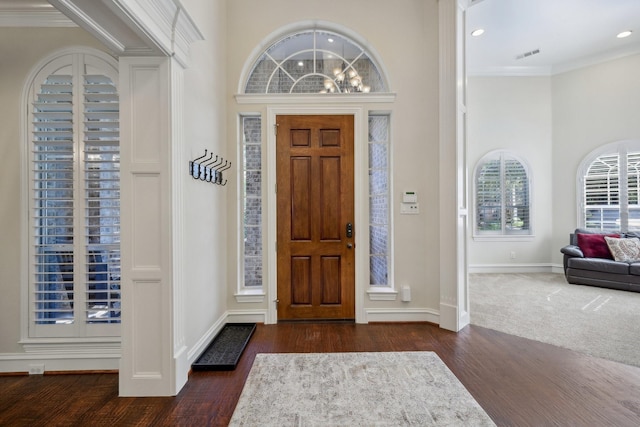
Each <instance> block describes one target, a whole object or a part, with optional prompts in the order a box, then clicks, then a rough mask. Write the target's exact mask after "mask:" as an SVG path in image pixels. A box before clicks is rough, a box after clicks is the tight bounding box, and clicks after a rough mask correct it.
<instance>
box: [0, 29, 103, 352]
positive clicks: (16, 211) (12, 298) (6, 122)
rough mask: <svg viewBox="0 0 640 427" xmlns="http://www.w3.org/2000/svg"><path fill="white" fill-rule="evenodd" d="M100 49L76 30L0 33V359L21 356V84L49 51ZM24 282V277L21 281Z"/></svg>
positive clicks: (1, 31)
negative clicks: (87, 47) (4, 356)
mask: <svg viewBox="0 0 640 427" xmlns="http://www.w3.org/2000/svg"><path fill="white" fill-rule="evenodd" d="M69 46H90V47H94V48H97V49H100V48H101V47H100V44H99V43H97V42H96V41H95V39H94V38H93V37H91V36H90V35H89V34H87V33H86V32H85V31H83V30H80V29H77V28H50V29H35V28H28V29H20V28H0V58H2V60H0V99H2V102H1V103H0V224H2V228H1V230H2V237H1V238H0V294H1V295H2V298H0V353H19V352H22V347H21V346H20V345H19V344H18V341H19V340H20V324H21V317H20V308H21V305H20V301H21V291H22V289H21V288H22V281H23V276H22V275H21V274H22V266H23V265H24V262H25V260H24V259H23V257H22V252H23V251H24V250H26V248H25V246H24V245H25V244H26V243H27V242H26V241H25V239H24V236H23V234H22V230H23V226H24V223H23V222H22V221H24V220H25V217H24V216H23V214H24V212H23V204H24V203H25V201H26V200H25V199H24V197H28V195H27V194H22V187H21V183H22V182H23V178H24V176H23V170H22V164H23V163H22V162H23V157H22V155H23V154H25V153H26V151H25V150H26V149H25V147H23V145H22V144H23V140H22V139H21V137H22V135H23V134H22V129H21V128H20V124H21V122H20V119H21V118H22V117H21V114H20V107H21V105H22V90H23V87H24V85H25V79H26V78H27V77H28V75H29V74H30V72H31V71H32V69H33V68H34V67H35V66H36V65H37V64H38V62H39V61H41V60H42V59H43V58H44V57H45V56H47V55H49V54H50V53H51V52H52V51H54V50H58V49H63V48H66V47H69ZM25 277H26V276H25Z"/></svg>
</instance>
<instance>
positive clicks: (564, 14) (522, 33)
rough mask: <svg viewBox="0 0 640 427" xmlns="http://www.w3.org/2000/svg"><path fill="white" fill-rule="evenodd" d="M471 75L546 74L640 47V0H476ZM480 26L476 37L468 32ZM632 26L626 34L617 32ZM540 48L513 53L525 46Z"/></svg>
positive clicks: (470, 15) (471, 18)
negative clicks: (630, 31) (482, 32)
mask: <svg viewBox="0 0 640 427" xmlns="http://www.w3.org/2000/svg"><path fill="white" fill-rule="evenodd" d="M472 4H473V5H472V6H471V7H470V8H469V9H468V11H467V28H466V30H467V67H468V71H469V74H471V75H478V74H479V75H495V74H499V75H549V74H556V73H559V72H563V71H567V70H571V69H575V68H579V67H582V66H585V65H591V64H594V63H598V62H602V61H606V60H610V59H614V58H617V57H622V56H626V55H630V54H634V53H639V52H640V0H480V1H478V0H476V1H475V2H474V3H472ZM476 28H483V29H484V30H485V33H484V34H483V35H482V36H480V37H471V36H469V33H470V32H471V31H473V30H475V29H476ZM623 30H633V31H634V32H633V34H632V35H631V36H630V37H627V38H625V39H618V38H616V35H617V34H618V33H619V32H621V31H623ZM536 49H539V50H540V53H539V54H536V55H532V56H528V57H526V58H523V59H516V57H517V56H518V55H521V54H523V53H525V52H531V51H534V50H536Z"/></svg>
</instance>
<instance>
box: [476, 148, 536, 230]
mask: <svg viewBox="0 0 640 427" xmlns="http://www.w3.org/2000/svg"><path fill="white" fill-rule="evenodd" d="M505 155H506V156H510V157H511V158H513V159H515V160H517V161H518V162H520V164H521V165H522V166H523V167H524V170H525V172H526V173H527V179H528V180H529V229H528V231H527V232H526V233H515V234H504V232H501V233H479V232H478V226H477V225H478V221H477V215H478V201H477V197H476V187H477V179H476V178H477V173H478V168H479V167H480V166H481V165H483V164H484V163H485V161H486V160H487V159H488V158H493V157H496V156H505ZM471 179H472V183H473V188H472V193H471V194H472V196H471V197H472V198H473V215H472V216H471V218H472V221H473V224H472V227H473V228H472V230H473V235H472V237H473V240H474V241H477V242H505V241H511V242H529V241H532V240H534V239H535V234H534V218H535V216H534V203H533V193H534V192H533V177H532V175H531V168H530V167H529V164H528V162H526V161H525V160H524V159H522V157H520V156H518V155H517V154H515V153H514V152H512V151H510V150H504V149H500V150H493V151H490V152H488V153H487V154H485V155H484V156H482V157H481V158H480V159H479V160H478V161H477V162H476V165H475V167H474V169H473V175H472V178H471Z"/></svg>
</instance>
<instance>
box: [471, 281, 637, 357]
mask: <svg viewBox="0 0 640 427" xmlns="http://www.w3.org/2000/svg"><path fill="white" fill-rule="evenodd" d="M469 301H470V305H471V306H470V310H471V323H472V324H474V325H478V326H483V327H485V328H489V329H494V330H496V331H500V332H505V333H508V334H511V335H517V336H520V337H524V338H529V339H532V340H536V341H541V342H545V343H548V344H554V345H556V346H559V347H563V348H568V349H570V350H575V351H579V352H581V353H585V354H589V355H591V356H596V357H601V358H604V359H608V360H613V361H616V362H621V363H625V364H628V365H634V366H640V340H639V337H640V293H637V292H627V291H618V290H614V289H606V288H598V287H594V286H582V285H571V284H568V283H567V281H566V280H565V278H564V276H563V275H562V274H555V273H535V274H533V273H532V274H471V275H470V277H469Z"/></svg>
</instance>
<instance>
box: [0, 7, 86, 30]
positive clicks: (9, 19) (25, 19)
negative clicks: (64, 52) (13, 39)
mask: <svg viewBox="0 0 640 427" xmlns="http://www.w3.org/2000/svg"><path fill="white" fill-rule="evenodd" d="M0 27H77V25H76V24H75V23H74V22H73V21H72V20H70V19H69V18H67V17H66V16H65V15H64V14H62V13H60V12H59V11H57V10H55V9H54V8H53V7H49V8H38V9H33V8H16V9H11V10H7V9H4V8H0Z"/></svg>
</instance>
